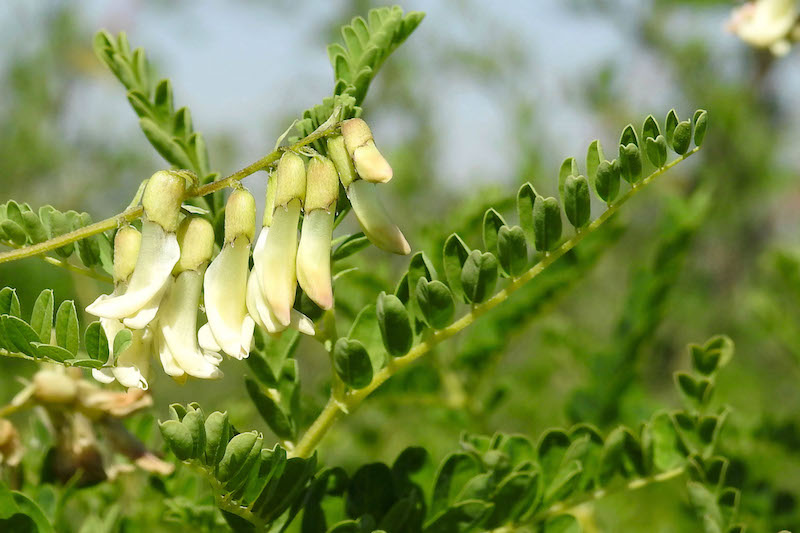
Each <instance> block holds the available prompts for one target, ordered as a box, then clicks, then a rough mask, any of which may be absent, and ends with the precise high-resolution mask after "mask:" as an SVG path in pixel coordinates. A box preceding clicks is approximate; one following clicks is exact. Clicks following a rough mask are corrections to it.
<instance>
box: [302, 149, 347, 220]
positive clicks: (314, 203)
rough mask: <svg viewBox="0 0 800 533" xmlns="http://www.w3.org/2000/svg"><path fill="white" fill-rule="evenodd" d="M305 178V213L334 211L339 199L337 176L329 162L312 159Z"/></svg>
mask: <svg viewBox="0 0 800 533" xmlns="http://www.w3.org/2000/svg"><path fill="white" fill-rule="evenodd" d="M306 177H307V182H306V202H305V206H304V209H305V212H306V213H310V212H311V211H314V210H315V209H324V210H326V211H330V210H331V209H335V208H336V200H337V199H338V198H339V176H338V175H337V174H336V167H334V166H333V163H332V162H331V160H330V159H328V158H326V157H314V158H312V159H311V161H310V162H309V163H308V173H307V175H306Z"/></svg>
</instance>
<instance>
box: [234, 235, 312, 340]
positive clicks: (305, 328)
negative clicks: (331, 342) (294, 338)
mask: <svg viewBox="0 0 800 533" xmlns="http://www.w3.org/2000/svg"><path fill="white" fill-rule="evenodd" d="M268 233H269V228H267V227H264V228H262V229H261V233H260V234H259V235H258V239H256V244H255V246H254V247H253V270H252V271H251V272H250V277H249V278H248V279H247V298H246V302H247V312H248V313H249V314H250V316H251V317H252V319H253V320H254V321H255V323H256V324H257V325H258V326H259V327H261V328H263V329H265V330H267V332H269V333H271V334H277V333H280V332H281V331H283V330H285V329H286V328H287V327H288V326H287V325H284V324H283V323H281V322H280V321H279V320H278V318H277V317H276V316H275V313H274V312H273V311H272V308H271V307H270V305H269V302H267V299H266V297H265V296H264V290H263V289H262V287H261V282H260V278H261V276H260V272H261V271H262V270H263V268H264V261H265V259H266V254H267V246H266V244H267V234H268ZM288 325H289V326H291V327H292V328H294V329H296V330H297V331H299V332H300V333H304V334H306V335H314V323H313V322H312V321H311V319H310V318H308V317H307V316H305V315H304V314H302V313H301V312H299V311H297V310H296V309H294V308H292V309H291V310H290V311H289V324H288Z"/></svg>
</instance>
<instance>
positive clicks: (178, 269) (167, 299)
mask: <svg viewBox="0 0 800 533" xmlns="http://www.w3.org/2000/svg"><path fill="white" fill-rule="evenodd" d="M178 243H179V245H180V252H181V253H180V259H179V260H178V263H177V264H176V265H175V269H174V271H173V276H171V277H170V280H169V282H168V286H167V289H166V292H165V294H164V299H163V301H162V302H161V306H160V307H159V310H158V315H157V316H156V323H155V326H154V328H153V329H154V331H153V337H154V344H155V348H156V350H157V352H158V355H159V357H160V359H161V364H162V366H163V367H164V372H166V373H167V374H168V375H170V376H172V377H173V378H174V379H176V380H178V381H182V380H184V379H186V376H193V377H196V378H202V379H216V378H220V377H222V372H221V371H220V370H219V368H217V367H218V366H219V363H220V361H221V360H222V357H221V356H220V355H219V354H218V353H216V352H213V351H210V350H204V349H202V348H201V347H200V346H199V345H198V339H197V310H198V306H199V302H200V293H201V291H202V288H203V273H204V272H205V270H206V267H207V266H208V262H209V261H210V260H211V255H212V253H213V249H214V229H213V228H212V227H211V223H209V222H208V221H207V220H205V219H203V218H200V217H187V218H186V219H184V221H183V222H182V223H181V225H180V228H179V229H178Z"/></svg>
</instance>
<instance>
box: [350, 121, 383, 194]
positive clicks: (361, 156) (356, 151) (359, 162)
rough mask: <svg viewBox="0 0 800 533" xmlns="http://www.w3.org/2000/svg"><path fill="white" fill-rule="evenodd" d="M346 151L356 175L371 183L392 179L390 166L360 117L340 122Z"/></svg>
mask: <svg viewBox="0 0 800 533" xmlns="http://www.w3.org/2000/svg"><path fill="white" fill-rule="evenodd" d="M342 137H344V142H345V146H346V147H347V153H348V154H349V155H350V157H351V158H352V160H353V164H354V166H355V169H356V172H358V175H359V176H360V177H361V178H362V179H365V180H367V181H370V182H372V183H386V182H387V181H389V180H391V179H392V167H391V166H390V165H389V163H388V162H387V161H386V159H385V158H384V157H383V155H381V153H380V151H379V150H378V147H377V146H375V141H374V139H373V138H372V131H370V129H369V126H367V123H366V122H364V121H363V120H361V119H360V118H351V119H350V120H345V121H344V122H343V123H342Z"/></svg>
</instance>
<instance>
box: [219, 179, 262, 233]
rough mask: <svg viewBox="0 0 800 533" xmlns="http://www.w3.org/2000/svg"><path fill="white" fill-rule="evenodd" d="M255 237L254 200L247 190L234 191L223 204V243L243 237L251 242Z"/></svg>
mask: <svg viewBox="0 0 800 533" xmlns="http://www.w3.org/2000/svg"><path fill="white" fill-rule="evenodd" d="M255 235H256V199H255V198H253V195H252V194H250V191H248V190H247V189H236V190H235V191H233V192H232V193H231V195H230V196H229V197H228V202H227V203H226V204H225V242H226V243H229V242H233V241H235V240H236V238H237V237H239V236H244V237H246V238H247V240H248V241H250V242H252V241H253V238H254V237H255Z"/></svg>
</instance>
